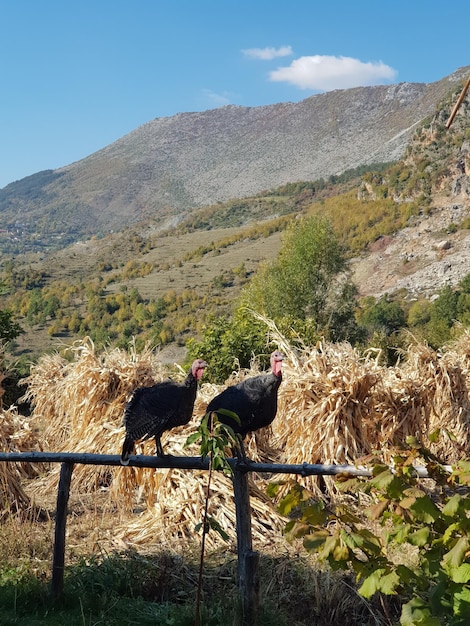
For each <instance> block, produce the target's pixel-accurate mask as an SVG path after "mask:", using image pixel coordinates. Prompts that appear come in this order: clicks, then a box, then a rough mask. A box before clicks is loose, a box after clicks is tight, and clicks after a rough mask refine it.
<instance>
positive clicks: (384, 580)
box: [379, 571, 401, 596]
mask: <svg viewBox="0 0 470 626" xmlns="http://www.w3.org/2000/svg"><path fill="white" fill-rule="evenodd" d="M400 582H401V581H400V577H399V576H398V574H397V573H396V572H395V571H394V572H389V573H388V574H385V575H384V576H381V578H380V584H379V590H380V591H381V592H382V593H384V594H385V595H386V596H392V595H395V594H396V593H397V591H396V590H397V587H399V585H400Z"/></svg>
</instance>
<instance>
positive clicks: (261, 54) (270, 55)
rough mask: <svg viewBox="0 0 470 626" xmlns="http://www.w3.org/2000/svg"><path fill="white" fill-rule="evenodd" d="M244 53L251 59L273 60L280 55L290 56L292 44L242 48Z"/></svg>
mask: <svg viewBox="0 0 470 626" xmlns="http://www.w3.org/2000/svg"><path fill="white" fill-rule="evenodd" d="M242 52H243V54H244V55H245V56H246V57H250V59H261V61H271V60H272V59H276V58H278V57H288V56H290V55H291V54H292V48H291V46H281V47H280V48H249V49H248V50H242Z"/></svg>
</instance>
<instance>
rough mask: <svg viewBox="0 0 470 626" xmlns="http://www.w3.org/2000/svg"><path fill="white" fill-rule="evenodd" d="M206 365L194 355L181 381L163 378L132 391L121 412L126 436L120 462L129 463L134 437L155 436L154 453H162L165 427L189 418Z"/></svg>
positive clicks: (170, 427)
mask: <svg viewBox="0 0 470 626" xmlns="http://www.w3.org/2000/svg"><path fill="white" fill-rule="evenodd" d="M206 367H207V363H206V362H205V361H203V360H202V359H196V360H195V361H194V363H193V364H192V366H191V369H190V370H189V372H188V375H187V376H186V378H185V380H184V381H183V382H182V383H178V382H175V381H173V380H164V381H162V382H161V383H157V384H156V385H153V386H152V387H140V388H139V389H136V390H135V391H134V393H133V395H132V397H131V399H130V400H129V402H128V403H127V405H126V409H125V412H124V426H125V427H126V436H125V439H124V443H123V445H122V453H121V463H122V465H128V464H129V455H130V454H132V452H133V450H134V443H135V442H136V441H137V440H142V441H144V440H145V439H150V438H151V437H155V443H156V452H157V455H158V456H164V455H163V448H162V443H161V440H160V438H161V436H162V434H163V433H164V432H165V431H166V430H170V429H172V428H175V427H176V426H183V425H184V424H187V423H188V422H189V421H190V420H191V417H192V414H193V408H194V402H195V400H196V394H197V383H198V380H200V378H201V376H202V375H203V374H204V370H205V368H206Z"/></svg>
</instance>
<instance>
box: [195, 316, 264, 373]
mask: <svg viewBox="0 0 470 626" xmlns="http://www.w3.org/2000/svg"><path fill="white" fill-rule="evenodd" d="M266 334H267V329H266V326H265V325H264V323H263V322H260V321H259V320H257V319H255V318H254V317H253V315H252V314H250V313H249V311H247V310H246V309H245V308H243V307H239V308H238V309H236V311H235V313H234V315H233V316H232V317H229V316H219V317H213V318H212V319H210V320H209V322H208V324H207V325H206V326H205V327H204V328H203V330H202V338H201V340H200V341H197V340H196V339H193V338H191V339H189V340H188V342H187V348H188V356H187V361H188V363H189V362H192V361H193V360H194V359H196V358H202V359H205V360H206V361H207V362H208V363H209V367H208V368H207V373H206V377H207V380H208V381H211V382H218V383H223V382H224V381H225V380H227V378H228V377H229V376H230V374H231V373H232V371H233V370H234V369H235V368H236V367H237V365H238V366H240V367H242V368H243V367H249V366H250V362H251V360H252V359H253V357H254V356H260V355H264V356H265V357H266V362H264V363H262V365H263V366H264V365H267V364H268V363H269V354H268V353H269V352H270V350H269V349H267V339H266Z"/></svg>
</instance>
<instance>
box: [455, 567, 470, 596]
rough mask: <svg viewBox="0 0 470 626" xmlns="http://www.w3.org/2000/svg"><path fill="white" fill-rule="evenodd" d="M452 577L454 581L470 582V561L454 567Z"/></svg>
mask: <svg viewBox="0 0 470 626" xmlns="http://www.w3.org/2000/svg"><path fill="white" fill-rule="evenodd" d="M451 578H452V580H453V581H454V583H468V582H469V581H470V563H462V565H459V567H457V568H456V569H452V570H451ZM469 594H470V591H469Z"/></svg>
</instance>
